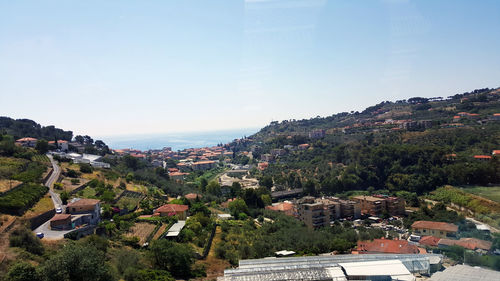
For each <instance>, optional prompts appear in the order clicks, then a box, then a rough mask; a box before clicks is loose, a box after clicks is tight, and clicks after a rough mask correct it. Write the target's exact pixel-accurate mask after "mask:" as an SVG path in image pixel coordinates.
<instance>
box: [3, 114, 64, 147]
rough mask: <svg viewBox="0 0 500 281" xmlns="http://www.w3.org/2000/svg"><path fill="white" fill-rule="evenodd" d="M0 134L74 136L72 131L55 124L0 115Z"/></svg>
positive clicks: (44, 137) (53, 136)
mask: <svg viewBox="0 0 500 281" xmlns="http://www.w3.org/2000/svg"><path fill="white" fill-rule="evenodd" d="M0 134H3V135H11V136H13V137H14V138H16V139H18V138H22V137H32V138H41V139H45V140H54V139H58V140H67V141H70V140H71V138H72V137H73V132H72V131H64V130H62V129H59V128H56V127H54V126H42V125H40V124H38V123H36V122H35V121H33V120H29V119H12V118H9V117H4V116H0Z"/></svg>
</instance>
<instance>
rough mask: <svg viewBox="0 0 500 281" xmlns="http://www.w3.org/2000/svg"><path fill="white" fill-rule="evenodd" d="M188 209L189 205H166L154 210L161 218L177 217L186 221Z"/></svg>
mask: <svg viewBox="0 0 500 281" xmlns="http://www.w3.org/2000/svg"><path fill="white" fill-rule="evenodd" d="M188 209H189V206H188V205H179V204H165V205H163V206H161V207H159V208H158V209H156V210H154V213H158V214H159V215H160V217H166V216H175V215H176V216H177V217H178V218H179V219H180V220H185V219H186V218H187V211H188Z"/></svg>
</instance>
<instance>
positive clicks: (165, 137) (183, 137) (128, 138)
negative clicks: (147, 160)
mask: <svg viewBox="0 0 500 281" xmlns="http://www.w3.org/2000/svg"><path fill="white" fill-rule="evenodd" d="M258 131H259V128H247V129H234V130H222V131H204V132H187V133H165V134H146V135H122V136H107V137H101V138H100V139H102V140H103V141H104V142H105V143H106V144H107V145H108V146H109V147H110V148H112V149H124V148H130V149H138V150H142V151H145V150H150V149H162V148H164V147H171V148H172V150H173V151H177V150H183V149H186V148H199V147H207V146H214V145H217V144H220V143H222V144H226V143H229V142H231V141H233V140H234V139H237V138H242V137H245V136H247V137H248V136H250V135H253V134H255V133H257V132H258Z"/></svg>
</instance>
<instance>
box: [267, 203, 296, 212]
mask: <svg viewBox="0 0 500 281" xmlns="http://www.w3.org/2000/svg"><path fill="white" fill-rule="evenodd" d="M266 209H267V210H272V211H281V212H287V211H291V210H292V209H293V204H292V203H288V202H283V203H279V204H276V205H274V206H266Z"/></svg>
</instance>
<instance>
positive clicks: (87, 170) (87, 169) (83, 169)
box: [80, 164, 92, 174]
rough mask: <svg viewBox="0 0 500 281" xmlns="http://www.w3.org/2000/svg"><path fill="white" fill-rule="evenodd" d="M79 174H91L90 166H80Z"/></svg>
mask: <svg viewBox="0 0 500 281" xmlns="http://www.w3.org/2000/svg"><path fill="white" fill-rule="evenodd" d="M80 172H82V173H84V174H90V173H92V166H90V164H80Z"/></svg>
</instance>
